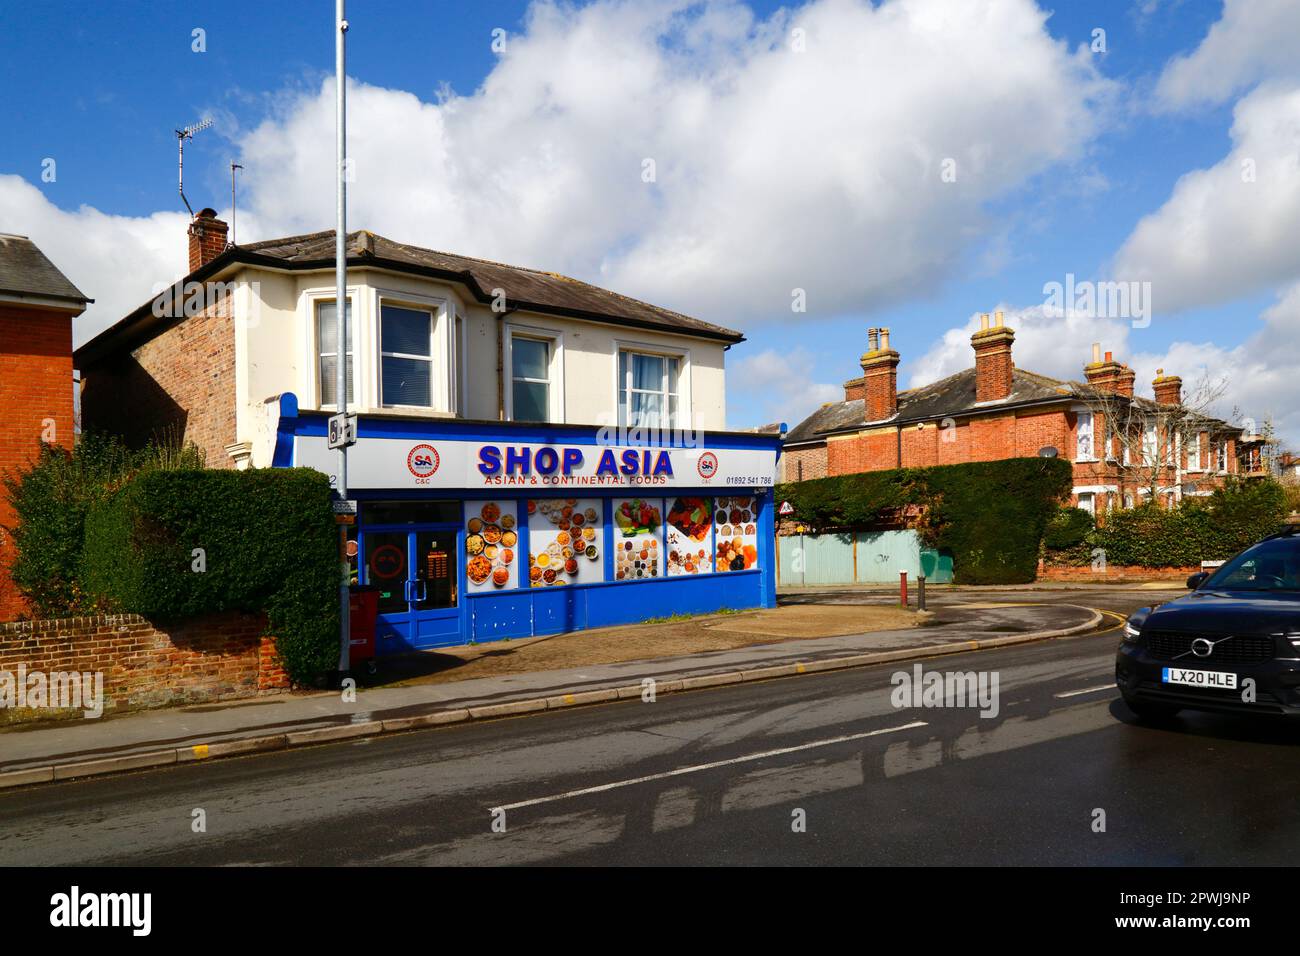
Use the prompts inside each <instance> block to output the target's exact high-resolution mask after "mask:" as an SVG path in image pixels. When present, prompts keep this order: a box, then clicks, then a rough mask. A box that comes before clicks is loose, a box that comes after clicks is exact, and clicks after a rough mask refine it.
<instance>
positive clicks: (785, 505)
mask: <svg viewBox="0 0 1300 956" xmlns="http://www.w3.org/2000/svg"><path fill="white" fill-rule="evenodd" d="M780 512H781V514H783V515H792V514H794V505H792V504H790V502H788V501H783V502H781V508H780Z"/></svg>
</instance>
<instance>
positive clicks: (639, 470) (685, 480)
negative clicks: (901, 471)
mask: <svg viewBox="0 0 1300 956" xmlns="http://www.w3.org/2000/svg"><path fill="white" fill-rule="evenodd" d="M188 241H189V253H190V260H189V265H190V273H189V275H188V276H186V278H185V279H183V280H181V281H179V282H177V283H176V284H175V285H173V286H172V287H170V288H167V289H164V290H162V291H161V293H160V294H157V295H155V296H153V297H151V298H150V299H149V300H147V301H145V302H144V303H143V304H142V305H141V306H140V307H139V308H137V309H136V310H134V311H133V312H132V313H131V314H130V315H128V316H126V317H125V318H123V319H122V320H121V321H120V322H118V323H117V324H116V325H114V326H112V327H111V328H109V329H107V330H106V331H105V332H103V333H102V334H100V335H99V336H97V337H96V338H94V339H93V340H91V341H90V342H88V343H86V344H85V345H84V346H82V347H81V348H80V349H79V350H78V351H77V353H76V360H77V365H78V367H79V368H80V369H81V373H82V378H83V381H84V386H83V400H82V404H83V416H84V420H85V423H86V426H87V427H94V428H101V429H104V430H107V431H111V432H115V433H118V434H120V435H123V436H125V437H126V438H127V439H128V440H129V441H130V442H131V443H133V444H141V443H143V442H145V441H147V440H149V439H150V438H151V437H154V436H156V435H159V434H165V433H169V432H170V433H171V434H175V435H180V436H182V437H183V438H185V439H186V440H188V441H192V442H194V443H195V444H197V445H199V447H200V448H202V449H203V451H204V453H205V454H206V456H207V463H208V465H209V467H217V468H223V467H224V468H262V467H284V466H305V467H310V468H315V469H317V470H319V471H321V472H324V473H325V474H328V475H329V476H330V478H331V481H333V482H335V483H336V484H337V479H338V462H339V456H338V453H337V452H336V451H335V450H332V449H331V448H330V447H328V442H327V418H328V416H329V415H331V414H333V413H336V412H337V411H338V410H339V409H340V404H341V403H340V396H339V395H338V394H337V370H338V367H339V365H338V363H339V362H344V363H345V369H346V375H347V395H346V397H345V398H344V402H343V403H342V404H344V405H345V406H346V408H347V410H348V411H349V412H352V413H356V414H357V415H358V416H359V422H358V428H357V434H358V440H357V444H356V445H355V446H354V447H352V448H351V449H350V451H349V453H348V462H349V463H348V472H347V489H348V493H349V498H350V499H351V500H353V501H355V502H356V504H357V512H358V519H357V523H356V525H354V526H353V527H352V528H351V529H350V531H349V535H350V536H351V543H350V544H349V556H350V557H351V559H352V560H353V569H354V570H353V573H354V575H355V578H356V580H357V582H358V583H359V585H363V586H364V585H370V586H373V587H375V588H378V589H379V592H380V598H379V602H380V613H379V637H378V642H379V646H378V653H380V654H384V653H396V652H398V651H401V650H408V649H413V648H414V649H420V648H426V647H433V646H440V645H446V644H457V643H463V642H465V641H468V640H471V639H473V640H484V639H491V638H495V637H515V636H525V635H530V634H543V633H553V632H556V631H564V630H573V629H577V628H582V627H587V626H595V625H597V624H612V623H624V622H628V621H635V620H640V619H643V618H645V617H650V616H654V615H656V614H671V613H679V612H700V611H709V610H716V609H717V608H720V607H754V606H762V605H771V604H772V603H774V601H775V572H774V568H773V561H772V560H771V551H772V542H773V521H772V507H771V495H772V486H773V484H774V482H775V478H776V464H777V457H778V453H779V449H780V437H779V436H778V435H775V434H758V433H755V432H731V431H726V430H725V416H726V404H725V398H724V395H725V389H724V366H725V358H726V354H727V351H728V350H729V349H730V348H731V347H732V346H733V345H735V344H737V343H739V342H741V341H743V340H744V336H743V335H742V334H741V333H740V332H737V331H734V330H732V329H728V328H724V327H722V326H719V325H715V324H712V323H709V322H706V321H704V320H701V319H697V318H694V317H691V316H687V315H682V314H681V313H678V312H674V311H671V310H669V309H664V308H660V307H658V306H654V305H650V304H648V303H645V302H640V301H637V300H634V299H630V298H628V297H626V296H623V295H619V294H617V293H614V292H611V291H608V290H605V289H600V288H597V287H595V286H592V285H589V284H587V283H585V282H580V281H578V280H575V279H571V278H568V277H566V276H562V275H558V274H555V273H549V272H542V271H539V270H535V269H527V268H521V267H516V266H509V265H503V264H501V263H497V262H490V261H487V260H483V259H475V258H471V257H467V256H459V255H453V254H449V253H444V252H437V251H434V250H431V249H424V248H421V247H417V246H412V245H408V244H405V243H400V242H394V241H392V240H389V239H386V238H384V237H383V236H378V235H375V234H373V233H370V232H364V231H361V232H354V233H352V234H350V235H349V236H348V238H347V257H348V288H347V296H348V302H347V306H346V313H345V314H346V316H347V329H348V331H347V333H346V334H345V335H344V336H343V338H344V341H343V343H342V344H341V346H340V342H339V341H338V339H339V336H338V335H337V321H338V312H337V303H336V302H335V296H336V289H335V275H334V251H335V245H334V244H335V236H334V233H333V232H319V233H313V234H310V235H302V236H292V237H288V238H283V239H274V240H269V241H265V242H257V243H252V244H249V245H244V246H235V245H230V244H228V242H227V230H226V225H225V223H223V222H221V221H220V220H219V219H217V218H216V214H215V212H213V211H212V210H210V209H205V210H203V211H202V212H200V213H199V214H198V216H196V217H195V218H194V220H193V221H192V222H191V224H190V226H189V235H188Z"/></svg>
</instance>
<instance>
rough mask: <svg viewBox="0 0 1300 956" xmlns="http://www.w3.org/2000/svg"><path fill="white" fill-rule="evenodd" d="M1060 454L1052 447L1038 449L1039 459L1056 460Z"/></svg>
mask: <svg viewBox="0 0 1300 956" xmlns="http://www.w3.org/2000/svg"><path fill="white" fill-rule="evenodd" d="M1059 454H1060V452H1058V451H1057V450H1056V449H1055V448H1053V447H1052V446H1051V445H1046V446H1044V447H1042V448H1040V449H1038V457H1039V458H1055V457H1057V456H1058V455H1059Z"/></svg>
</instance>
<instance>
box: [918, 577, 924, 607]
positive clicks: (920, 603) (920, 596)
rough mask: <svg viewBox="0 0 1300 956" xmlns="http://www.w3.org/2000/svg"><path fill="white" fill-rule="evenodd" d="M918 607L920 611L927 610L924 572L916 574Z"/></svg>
mask: <svg viewBox="0 0 1300 956" xmlns="http://www.w3.org/2000/svg"><path fill="white" fill-rule="evenodd" d="M916 609H917V610H918V611H924V610H925V575H924V574H918V575H917V576H916Z"/></svg>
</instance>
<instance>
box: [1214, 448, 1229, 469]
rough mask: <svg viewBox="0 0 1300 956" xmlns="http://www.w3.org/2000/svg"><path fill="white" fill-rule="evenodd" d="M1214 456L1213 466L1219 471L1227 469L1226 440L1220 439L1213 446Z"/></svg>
mask: <svg viewBox="0 0 1300 956" xmlns="http://www.w3.org/2000/svg"><path fill="white" fill-rule="evenodd" d="M1214 457H1215V467H1216V468H1217V469H1218V470H1219V471H1227V470H1228V443H1227V442H1226V441H1221V442H1219V443H1218V444H1217V445H1216V446H1215V448H1214Z"/></svg>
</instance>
